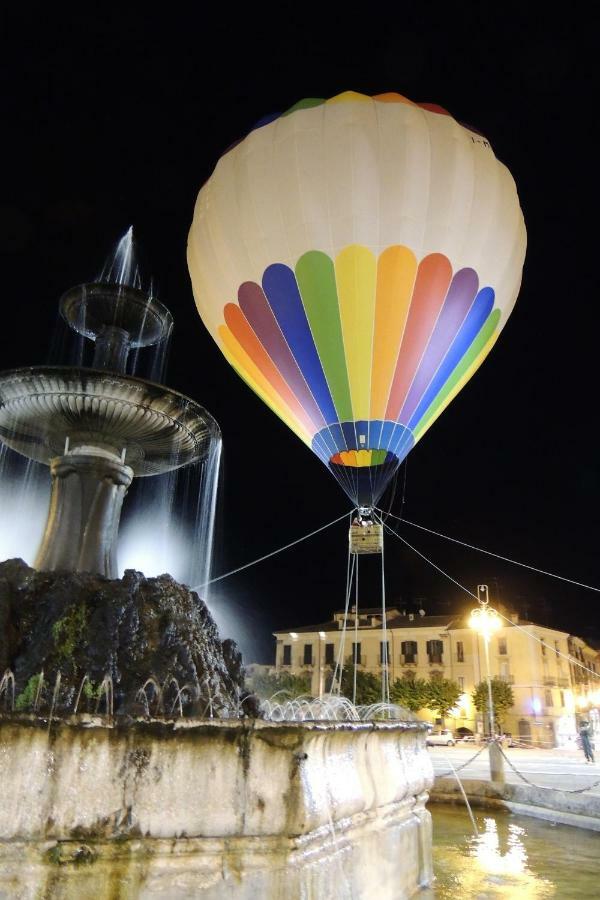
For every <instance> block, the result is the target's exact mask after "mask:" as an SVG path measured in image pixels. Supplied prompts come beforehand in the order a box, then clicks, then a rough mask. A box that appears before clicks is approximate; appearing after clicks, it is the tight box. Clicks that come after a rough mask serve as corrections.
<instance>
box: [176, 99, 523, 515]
mask: <svg viewBox="0 0 600 900" xmlns="http://www.w3.org/2000/svg"><path fill="white" fill-rule="evenodd" d="M525 244H526V233H525V225H524V222H523V215H522V213H521V209H520V206H519V200H518V197H517V191H516V188H515V184H514V181H513V179H512V177H511V175H510V173H509V171H508V169H507V168H506V167H505V166H504V165H503V164H502V163H501V162H499V160H497V159H496V157H495V155H494V153H493V151H492V148H491V146H490V143H489V141H487V140H486V139H485V138H484V137H483V136H482V135H481V134H479V133H478V132H476V131H475V130H474V129H472V128H470V127H468V126H465V125H462V124H460V123H459V122H457V121H456V120H455V119H454V118H453V117H452V116H451V115H450V114H449V113H448V112H446V111H445V110H444V109H442V108H441V107H438V106H434V105H431V104H418V103H413V102H411V101H410V100H408V99H406V98H405V97H403V96H401V95H400V94H381V95H378V96H375V97H369V96H365V95H364V94H359V93H354V92H347V93H343V94H340V95H339V96H336V97H333V98H331V99H329V100H322V99H309V100H303V101H301V102H300V103H298V104H296V105H295V106H294V107H292V109H290V110H288V111H287V112H285V113H283V115H281V116H278V117H270V118H269V119H266V120H263V121H261V122H260V123H259V124H258V125H257V127H256V128H255V129H254V130H253V131H252V132H251V133H250V134H249V135H247V136H246V137H245V138H244V139H243V140H242V141H240V142H239V143H237V144H236V145H234V146H233V147H232V148H230V149H229V150H228V151H227V152H226V153H225V154H224V155H223V156H222V157H221V159H220V160H219V162H218V163H217V166H216V168H215V170H214V172H213V174H212V175H211V177H210V178H209V180H208V181H207V182H206V184H205V185H204V186H203V187H202V189H201V191H200V194H199V196H198V200H197V203H196V208H195V213H194V220H193V224H192V227H191V230H190V235H189V242H188V264H189V269H190V274H191V278H192V284H193V289H194V295H195V299H196V303H197V306H198V310H199V312H200V316H201V317H202V320H203V321H204V323H205V325H206V327H207V328H208V330H209V332H210V333H211V335H212V336H213V338H214V339H215V341H216V342H217V344H218V345H219V347H220V348H221V350H222V352H223V354H224V355H225V357H226V358H227V360H228V361H229V362H230V363H231V365H232V366H233V367H234V369H235V370H236V371H237V372H238V373H239V375H240V376H241V377H242V378H243V379H244V381H246V382H247V384H248V385H249V386H250V387H251V388H252V389H253V390H254V391H255V392H256V393H257V394H258V395H259V396H260V397H261V398H262V399H263V400H264V401H265V403H267V404H268V405H269V406H270V407H271V409H272V410H273V411H274V412H275V413H276V414H277V415H278V416H280V418H281V419H283V421H284V422H285V423H286V424H287V425H288V426H289V427H290V428H291V429H292V431H294V432H295V433H296V434H297V435H298V437H299V438H300V439H301V440H303V441H304V442H305V444H306V445H307V446H308V447H310V449H311V450H312V451H313V452H314V453H315V454H316V455H317V456H318V457H319V458H320V459H321V460H322V461H323V462H324V463H325V465H326V466H327V467H328V468H329V469H330V471H331V472H332V473H333V475H334V476H335V477H336V478H337V480H338V481H339V483H340V484H341V486H342V487H343V488H344V490H345V491H346V493H347V494H348V496H349V497H350V498H351V499H352V501H353V502H354V503H355V504H356V505H357V506H359V507H364V508H367V509H370V508H372V507H374V506H375V504H376V503H377V501H378V500H379V498H380V496H381V494H382V492H383V491H384V489H385V487H386V485H387V484H388V482H389V481H390V479H391V478H392V476H393V474H394V473H395V472H396V470H397V469H398V466H399V465H400V463H401V462H402V460H404V458H405V457H406V456H407V454H408V453H409V452H410V450H411V449H412V448H413V447H414V445H415V444H416V443H417V441H419V440H420V439H421V438H422V437H423V435H424V434H425V432H426V431H427V430H428V429H429V428H430V427H431V425H432V424H433V423H434V422H435V420H436V419H437V417H438V416H439V415H440V414H441V413H442V412H443V410H444V409H445V408H446V406H448V404H449V403H450V401H451V400H452V399H453V398H454V397H455V396H456V394H457V393H458V392H459V391H460V390H461V388H462V387H463V385H464V384H465V383H466V382H467V381H468V380H469V378H471V376H472V375H473V374H474V373H475V371H476V370H477V369H478V368H479V366H480V365H481V363H482V362H483V360H484V359H485V357H486V356H487V355H488V353H489V352H490V350H491V349H492V347H493V345H494V343H495V341H496V340H497V338H498V336H499V334H500V331H501V330H502V328H503V326H504V324H505V323H506V320H507V318H508V316H509V315H510V312H511V310H512V308H513V305H514V303H515V300H516V298H517V293H518V290H519V286H520V282H521V273H522V267H523V260H524V255H525Z"/></svg>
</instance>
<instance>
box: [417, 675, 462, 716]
mask: <svg viewBox="0 0 600 900" xmlns="http://www.w3.org/2000/svg"><path fill="white" fill-rule="evenodd" d="M426 687H427V702H426V706H427V709H430V710H432V712H437V713H438V715H439V717H440V719H441V720H442V721H443V720H444V719H445V717H446V716H447V715H448V713H449V712H450V710H451V709H452V708H453V707H455V706H456V704H457V703H458V700H459V698H460V695H461V693H462V691H461V689H460V688H459V686H458V682H457V681H451V680H450V679H449V678H432V679H431V680H430V681H428V682H426Z"/></svg>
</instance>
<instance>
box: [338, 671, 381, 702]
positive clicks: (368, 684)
mask: <svg viewBox="0 0 600 900" xmlns="http://www.w3.org/2000/svg"><path fill="white" fill-rule="evenodd" d="M340 693H341V694H343V695H344V697H347V698H348V700H352V697H353V694H354V666H353V664H352V663H351V662H350V661H347V662H346V665H345V666H344V668H343V669H342V686H341V691H340ZM372 703H381V678H379V677H378V676H377V675H374V674H373V672H365V671H364V670H363V669H357V670H356V705H357V706H370V705H371V704H372Z"/></svg>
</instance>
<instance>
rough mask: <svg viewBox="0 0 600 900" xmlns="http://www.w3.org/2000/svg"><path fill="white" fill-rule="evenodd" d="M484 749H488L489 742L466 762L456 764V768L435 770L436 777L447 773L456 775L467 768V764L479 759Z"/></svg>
mask: <svg viewBox="0 0 600 900" xmlns="http://www.w3.org/2000/svg"><path fill="white" fill-rule="evenodd" d="M484 750H487V744H484V745H483V747H480V748H479V750H478V751H477V753H475V754H474V756H472V757H471V758H470V759H468V760H467V761H466V762H464V763H462V764H461V765H460V766H455V767H454V769H449V770H448V771H447V772H435V773H434V774H435V777H436V778H445V777H446V775H454V774H455V773H456V772H460V770H461V769H466V768H467V766H470V765H471V763H472V762H473V761H474V760H476V759H477V757H478V756H479V755H480V754H481V753H483V751H484Z"/></svg>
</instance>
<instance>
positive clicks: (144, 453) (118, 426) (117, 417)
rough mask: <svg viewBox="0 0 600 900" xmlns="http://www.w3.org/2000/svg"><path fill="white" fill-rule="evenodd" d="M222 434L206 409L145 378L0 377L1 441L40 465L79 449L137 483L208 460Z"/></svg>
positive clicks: (56, 370)
mask: <svg viewBox="0 0 600 900" xmlns="http://www.w3.org/2000/svg"><path fill="white" fill-rule="evenodd" d="M219 433H220V432H219V426H218V425H217V423H216V422H215V420H214V419H213V417H212V416H211V415H210V413H208V412H207V411H206V410H205V409H203V407H201V406H200V405H199V404H197V403H194V401H192V400H190V399H189V398H187V397H184V396H183V395H182V394H179V393H178V392H177V391H173V390H170V389H169V388H166V387H164V386H163V385H161V384H154V383H153V382H150V381H145V380H143V379H141V378H134V377H132V376H127V377H126V376H121V375H119V374H117V373H113V372H108V371H96V370H94V369H78V368H61V367H51V366H45V367H38V366H36V367H35V368H24V369H14V370H12V371H9V372H3V373H2V374H0V441H2V442H3V443H5V444H7V445H8V446H9V447H11V448H12V449H13V450H16V451H17V452H18V453H21V454H22V455H23V456H26V457H27V458H28V459H33V460H36V461H37V462H42V463H45V464H46V465H49V464H50V461H51V460H52V459H53V458H54V457H56V456H60V455H61V454H63V453H64V452H65V446H68V447H69V449H70V450H71V451H73V450H76V449H77V448H78V447H80V448H86V447H95V448H98V449H104V450H106V451H108V453H110V454H111V455H117V456H119V457H120V458H121V459H122V461H123V462H124V463H126V465H128V466H129V467H130V468H131V469H133V473H134V474H135V475H138V476H139V475H142V476H144V475H158V474H160V473H163V472H169V471H172V470H173V469H178V468H180V467H181V466H185V465H188V464H189V463H192V462H195V461H196V460H198V459H201V458H202V457H203V456H204V455H205V454H206V452H207V451H208V446H209V443H210V441H211V439H212V438H215V437H218V436H219Z"/></svg>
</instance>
